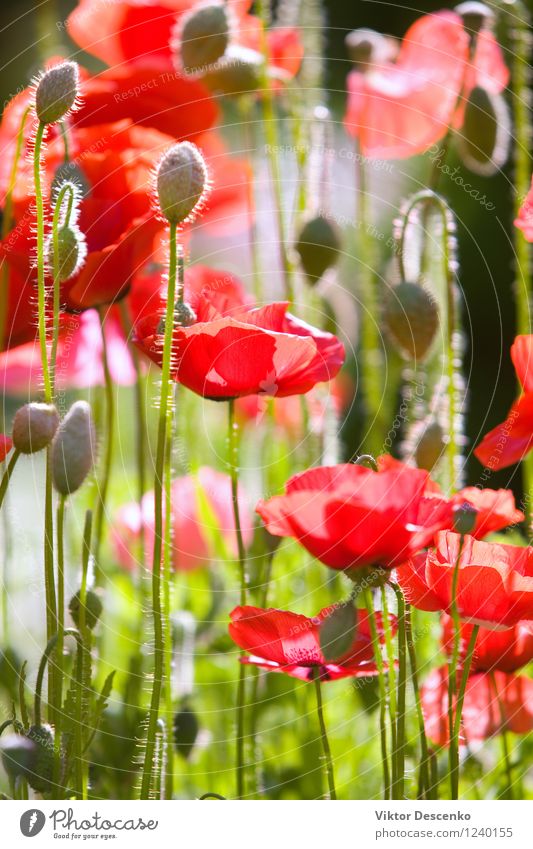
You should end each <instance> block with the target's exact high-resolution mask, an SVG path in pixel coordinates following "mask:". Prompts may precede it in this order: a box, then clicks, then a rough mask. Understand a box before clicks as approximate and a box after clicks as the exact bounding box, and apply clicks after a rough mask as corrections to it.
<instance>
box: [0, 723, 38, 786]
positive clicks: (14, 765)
mask: <svg viewBox="0 0 533 849" xmlns="http://www.w3.org/2000/svg"><path fill="white" fill-rule="evenodd" d="M0 753H1V757H2V766H3V767H4V769H5V771H6V772H7V774H8V775H9V776H10V778H12V779H16V778H22V777H25V776H26V775H27V774H28V771H29V770H30V769H31V767H32V765H33V763H34V761H35V757H36V747H35V743H33V742H32V741H31V740H28V738H27V737H25V736H24V735H22V734H8V735H7V736H6V737H3V738H2V740H0Z"/></svg>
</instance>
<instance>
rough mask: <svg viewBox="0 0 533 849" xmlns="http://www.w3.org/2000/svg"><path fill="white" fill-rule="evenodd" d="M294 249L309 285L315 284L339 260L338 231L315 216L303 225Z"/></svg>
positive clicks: (339, 242)
mask: <svg viewBox="0 0 533 849" xmlns="http://www.w3.org/2000/svg"><path fill="white" fill-rule="evenodd" d="M295 247H296V250H297V251H298V253H299V255H300V261H301V263H302V268H303V270H304V272H305V274H306V277H307V279H308V281H309V283H311V284H315V283H317V282H318V281H319V280H320V278H321V277H322V275H323V274H325V272H326V271H327V270H328V268H331V267H332V266H334V265H335V263H336V262H337V260H338V259H339V251H340V249H341V236H340V232H339V229H338V227H337V226H336V225H335V224H334V223H333V222H332V221H329V220H328V219H327V218H325V217H324V216H323V215H317V216H316V217H315V218H311V219H309V221H307V222H306V223H305V224H304V225H303V227H302V229H301V230H300V235H299V236H298V240H297V242H296V245H295Z"/></svg>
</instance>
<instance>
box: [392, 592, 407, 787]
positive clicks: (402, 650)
mask: <svg viewBox="0 0 533 849" xmlns="http://www.w3.org/2000/svg"><path fill="white" fill-rule="evenodd" d="M390 586H391V588H392V589H393V591H394V593H395V595H396V601H397V605H398V695H397V700H396V705H397V714H396V784H395V786H394V787H393V797H394V798H395V799H403V798H404V789H405V696H406V689H407V641H406V633H407V632H406V617H405V614H406V610H405V599H404V597H403V593H402V591H401V589H400V587H399V586H398V584H394V583H392V582H391V583H390Z"/></svg>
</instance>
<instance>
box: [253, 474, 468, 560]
mask: <svg viewBox="0 0 533 849" xmlns="http://www.w3.org/2000/svg"><path fill="white" fill-rule="evenodd" d="M428 478H429V475H428V473H427V472H425V471H422V470H421V469H410V468H408V467H407V466H403V467H402V468H401V469H400V470H397V469H394V470H391V471H386V472H373V471H371V470H370V469H366V468H363V467H362V466H355V465H351V464H345V465H338V466H330V467H326V466H323V467H320V468H315V469H309V470H308V471H307V472H302V473H301V474H299V475H295V476H294V477H292V478H291V479H290V480H289V481H288V482H287V484H286V492H285V495H279V496H275V497H274V498H271V499H270V500H269V501H260V502H259V504H258V505H257V508H256V509H257V512H258V513H259V515H260V516H261V518H262V519H263V521H264V522H265V524H266V527H267V529H268V530H269V531H270V533H271V534H274V535H275V536H292V537H295V538H296V539H297V540H298V541H299V542H300V543H301V544H302V545H303V546H304V547H305V548H306V549H307V550H308V551H310V552H311V554H312V555H313V556H314V557H317V558H318V559H319V560H321V561H322V563H325V564H326V566H330V567H332V568H333V569H353V568H358V567H361V566H370V565H376V566H383V567H385V568H388V569H391V568H393V567H394V566H399V565H400V563H402V562H403V561H404V560H406V559H407V558H409V557H411V556H412V555H413V554H414V553H416V552H417V551H419V550H420V549H421V548H424V547H425V546H426V545H427V544H428V543H429V542H430V541H431V540H432V539H433V536H434V535H435V533H436V531H438V530H440V529H441V528H445V527H450V523H451V521H452V505H451V503H450V502H448V501H446V500H445V499H442V498H438V497H435V496H432V497H427V496H426V494H425V493H426V486H427V481H428Z"/></svg>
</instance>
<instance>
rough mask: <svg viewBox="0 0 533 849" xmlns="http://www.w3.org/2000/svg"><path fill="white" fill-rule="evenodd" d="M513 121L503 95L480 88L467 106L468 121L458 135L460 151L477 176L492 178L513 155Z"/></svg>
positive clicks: (458, 148) (472, 95) (470, 98)
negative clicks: (510, 154)
mask: <svg viewBox="0 0 533 849" xmlns="http://www.w3.org/2000/svg"><path fill="white" fill-rule="evenodd" d="M510 125H511V121H510V118H509V110H508V107H507V103H506V102H505V99H504V98H503V97H502V95H501V94H491V93H490V92H488V91H487V90H486V89H484V88H481V86H477V87H476V88H473V89H472V91H471V92H470V94H469V96H468V99H467V101H466V105H465V114H464V121H463V126H462V128H461V130H459V131H458V133H457V136H456V138H457V150H458V153H459V155H460V157H461V159H462V161H463V163H464V164H465V165H466V167H467V168H468V169H469V170H470V171H472V172H473V173H474V174H480V175H481V176H484V177H490V176H491V174H495V173H496V172H497V171H498V170H499V169H500V168H502V167H503V166H504V165H505V163H506V161H507V157H508V156H509V146H510V141H511V134H510Z"/></svg>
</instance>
